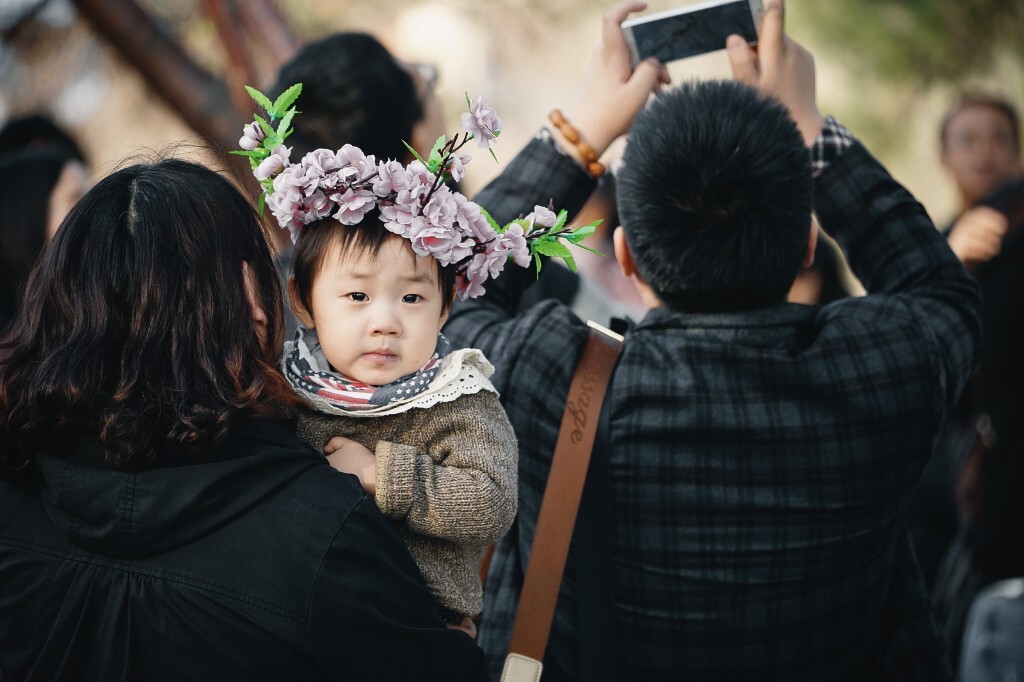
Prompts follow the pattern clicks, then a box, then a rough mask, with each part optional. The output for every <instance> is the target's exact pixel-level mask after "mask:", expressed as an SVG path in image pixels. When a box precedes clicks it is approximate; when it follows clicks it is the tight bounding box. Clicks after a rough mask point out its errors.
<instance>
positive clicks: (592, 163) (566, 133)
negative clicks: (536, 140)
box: [548, 109, 604, 178]
mask: <svg viewBox="0 0 1024 682" xmlns="http://www.w3.org/2000/svg"><path fill="white" fill-rule="evenodd" d="M548 120H549V121H551V125H553V126H555V127H556V128H558V132H560V133H562V137H564V138H565V139H566V141H568V142H569V144H571V145H574V146H575V147H576V149H577V150H578V151H579V153H580V156H581V157H582V158H583V164H584V166H585V167H586V169H587V172H588V173H590V175H591V177H594V178H599V177H601V176H602V175H604V164H603V163H601V162H600V161H598V160H597V152H596V151H594V148H593V147H591V146H590V145H589V144H587V143H586V142H585V141H584V140H583V138H582V137H580V131H578V130H576V128H574V127H573V125H572V124H571V123H569V122H568V121H567V120H565V116H563V115H562V112H561V111H560V110H559V109H552V110H551V113H549V114H548Z"/></svg>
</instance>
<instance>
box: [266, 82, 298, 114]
mask: <svg viewBox="0 0 1024 682" xmlns="http://www.w3.org/2000/svg"><path fill="white" fill-rule="evenodd" d="M301 92H302V83H296V84H295V85H293V86H291V87H290V88H288V89H287V90H285V91H284V92H282V93H281V94H280V95H278V96H277V99H276V100H274V104H273V105H272V106H271V107H270V109H268V110H267V113H269V114H270V117H271V118H281V117H283V116H285V115H287V113H288V107H290V106H291V105H292V103H294V102H295V100H296V99H298V97H299V94H300V93H301Z"/></svg>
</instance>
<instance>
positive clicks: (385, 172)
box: [373, 161, 416, 197]
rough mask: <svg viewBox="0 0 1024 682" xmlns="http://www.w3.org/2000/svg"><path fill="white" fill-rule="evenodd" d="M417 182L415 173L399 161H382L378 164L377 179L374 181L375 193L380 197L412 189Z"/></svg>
mask: <svg viewBox="0 0 1024 682" xmlns="http://www.w3.org/2000/svg"><path fill="white" fill-rule="evenodd" d="M415 182H416V180H415V178H414V177H413V174H412V173H410V172H409V171H407V170H406V169H405V166H403V165H402V164H400V163H399V162H398V161H386V162H381V163H379V164H377V179H376V180H374V181H373V193H374V194H376V195H377V196H379V197H386V196H389V195H391V194H397V193H398V192H401V191H402V190H409V189H412V187H413V184H414V183H415Z"/></svg>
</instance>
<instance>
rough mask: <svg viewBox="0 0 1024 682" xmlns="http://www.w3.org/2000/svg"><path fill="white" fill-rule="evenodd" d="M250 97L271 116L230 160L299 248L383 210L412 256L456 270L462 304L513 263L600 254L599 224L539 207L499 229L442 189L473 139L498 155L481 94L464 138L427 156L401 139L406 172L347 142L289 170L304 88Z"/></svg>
mask: <svg viewBox="0 0 1024 682" xmlns="http://www.w3.org/2000/svg"><path fill="white" fill-rule="evenodd" d="M246 90H247V91H248V93H249V95H250V96H251V97H252V99H253V101H255V102H256V104H257V105H259V106H260V107H261V108H262V109H263V110H264V111H265V112H266V114H267V118H264V117H262V116H260V115H258V114H257V115H256V116H255V120H254V121H253V122H252V123H250V124H248V125H247V126H245V129H244V133H243V135H242V138H241V139H240V140H239V141H238V144H239V146H240V147H242V151H235V152H232V153H233V154H240V155H243V156H247V157H249V161H250V164H251V166H252V169H253V174H254V175H255V176H256V179H257V180H258V181H259V182H260V185H261V186H262V187H263V194H262V196H260V202H259V212H260V215H261V216H262V215H263V209H264V206H269V207H270V211H271V213H273V214H274V218H276V219H277V222H278V224H279V225H280V226H281V227H282V228H287V229H288V230H289V232H291V237H292V241H293V242H294V241H296V240H297V239H298V235H299V233H300V231H301V230H302V228H303V227H304V226H306V225H308V224H309V223H311V222H314V221H316V220H319V219H321V218H325V217H327V216H330V217H332V218H334V219H335V220H337V221H338V222H340V223H341V224H342V225H356V224H358V223H359V222H361V221H362V220H363V218H364V217H365V216H366V215H367V214H368V213H369V212H370V211H372V210H373V209H375V208H377V209H379V211H380V216H381V222H382V223H383V225H384V227H385V228H386V229H388V230H389V231H390V232H393V233H394V234H397V235H399V236H401V237H404V238H405V239H408V240H409V241H410V242H411V243H412V250H413V252H414V253H416V254H417V255H420V256H432V257H434V258H436V259H437V261H438V262H439V263H440V264H441V265H442V266H448V265H454V266H455V268H456V278H455V280H456V290H457V292H458V294H459V296H460V298H462V299H467V298H474V297H476V296H480V295H481V294H483V293H484V287H483V283H484V282H485V281H486V280H487V279H489V278H490V279H493V278H495V277H497V276H498V274H499V273H501V271H502V270H503V269H504V267H505V263H507V262H508V261H509V260H511V261H512V262H514V263H515V264H516V265H518V266H520V267H524V268H526V267H529V266H530V263H531V261H532V262H533V263H534V264H535V265H536V268H537V273H538V275H539V274H540V269H541V256H553V257H557V258H561V259H563V260H564V261H565V262H566V264H567V265H568V266H569V268H570V269H571V270H573V271H575V270H576V264H575V262H574V260H573V258H572V254H571V253H570V251H569V248H568V246H567V244H574V245H577V246H579V247H580V248H583V249H586V250H588V251H593V249H588V248H587V247H585V246H582V245H580V244H579V242H581V241H582V240H583V239H585V238H586V237H588V236H589V235H591V234H593V233H594V230H595V229H597V226H598V225H599V224H600V223H601V221H600V220H595V221H594V222H593V223H591V224H590V225H585V226H583V227H578V228H574V227H566V225H565V222H566V218H567V217H568V216H567V213H566V211H560V212H559V213H558V214H557V215H556V214H555V212H554V211H553V210H552V209H550V208H545V207H543V206H535V207H534V210H533V212H532V213H530V214H529V215H527V216H526V217H522V218H518V219H516V220H513V221H512V222H510V223H508V224H507V225H505V226H500V225H498V223H497V222H495V220H494V219H493V218H492V217H491V216H490V214H489V213H487V211H485V210H484V209H483V208H482V207H481V206H479V205H478V204H476V203H474V202H472V201H470V200H469V199H467V198H466V197H465V196H463V195H462V194H460V193H459V192H454V191H452V190H451V189H450V188H449V187H448V186H447V185H446V184H445V181H446V180H447V179H449V178H451V179H454V180H455V181H458V180H461V179H462V177H463V176H464V175H465V172H466V164H467V163H469V161H470V159H471V158H472V157H471V156H470V155H469V154H461V155H460V154H459V153H458V152H459V150H460V149H462V147H464V146H465V145H466V144H467V143H468V142H469V141H470V140H475V141H476V144H477V146H478V147H480V148H482V149H488V151H490V153H491V156H494V150H492V149H490V147H489V145H490V142H491V141H493V140H495V139H497V137H498V135H500V134H501V119H499V118H498V116H497V115H496V114H495V113H494V110H493V109H491V108H490V107H489V106H488V105H487V102H486V101H485V100H484V99H483V98H482V97H481V98H478V99H477V101H476V102H475V103H473V102H471V101H470V99H469V95H468V94H467V95H466V104H467V105H468V106H469V111H468V112H467V113H464V114H462V121H461V122H462V128H463V130H464V132H463V133H462V134H461V135H459V134H457V135H456V136H455V137H454V138H452V139H450V140H449V139H448V138H447V137H446V136H445V135H442V136H440V137H439V138H437V141H436V142H435V143H434V146H433V147H432V148H431V149H430V152H429V153H428V154H427V157H426V158H423V157H422V156H421V155H420V154H418V153H417V152H416V150H415V149H413V148H412V147H411V146H410V145H409V143H407V142H404V144H405V146H406V148H408V149H409V151H410V152H412V154H413V156H414V157H415V160H414V161H412V162H411V163H409V164H408V165H403V164H401V163H399V162H398V161H395V160H390V159H389V160H387V161H381V162H378V161H377V160H376V159H375V158H374V157H373V156H372V155H369V156H368V155H366V154H363V152H362V151H361V150H360V149H359V148H358V147H354V146H352V145H350V144H346V145H345V146H343V147H342V148H341V149H339V150H337V151H332V150H330V149H315V150H313V151H311V152H309V153H308V154H306V155H305V156H303V157H302V159H300V160H299V162H298V163H291V162H290V160H289V157H290V155H291V148H290V147H286V146H285V145H284V141H285V140H286V139H287V138H288V136H289V135H291V133H292V129H291V123H292V119H293V118H294V116H295V114H296V110H295V107H294V106H292V105H293V104H294V102H295V100H296V99H297V98H298V96H299V94H300V93H301V92H302V84H301V83H297V84H295V85H293V86H292V87H290V88H288V89H287V90H285V91H284V92H283V93H282V94H281V96H280V97H278V98H277V100H275V101H274V102H271V101H270V99H269V98H268V97H267V96H266V95H264V94H263V93H261V92H260V91H258V90H256V89H255V88H251V87H249V86H246ZM274 123H277V127H276V128H275V127H274V125H273V124H274ZM495 161H497V157H495ZM595 253H597V252H595Z"/></svg>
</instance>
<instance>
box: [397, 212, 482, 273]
mask: <svg viewBox="0 0 1024 682" xmlns="http://www.w3.org/2000/svg"><path fill="white" fill-rule="evenodd" d="M409 239H410V240H411V241H412V250H413V252H414V253H416V255H419V256H433V257H434V258H436V259H437V261H438V262H439V263H440V264H441V265H442V266H444V265H451V264H452V263H458V262H459V261H461V260H463V259H464V258H468V257H469V256H470V255H472V253H473V242H472V241H470V240H469V239H463V235H461V234H459V233H458V232H457V231H456V230H455V229H453V228H451V227H443V226H441V225H434V224H432V223H431V222H430V221H429V220H427V219H426V218H425V217H423V216H419V217H417V218H414V219H413V222H412V225H411V226H410V230H409Z"/></svg>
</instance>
